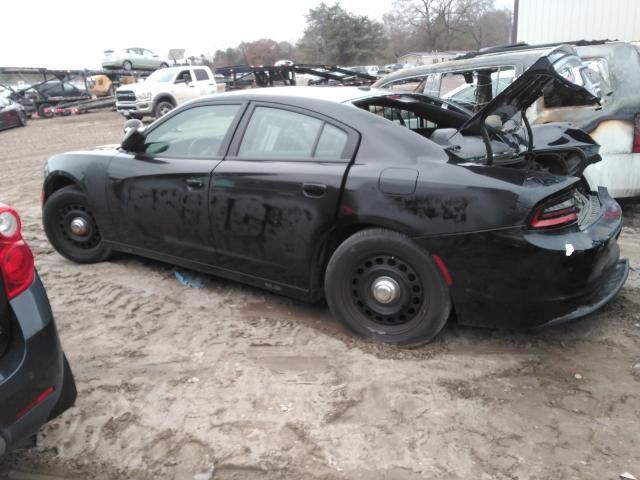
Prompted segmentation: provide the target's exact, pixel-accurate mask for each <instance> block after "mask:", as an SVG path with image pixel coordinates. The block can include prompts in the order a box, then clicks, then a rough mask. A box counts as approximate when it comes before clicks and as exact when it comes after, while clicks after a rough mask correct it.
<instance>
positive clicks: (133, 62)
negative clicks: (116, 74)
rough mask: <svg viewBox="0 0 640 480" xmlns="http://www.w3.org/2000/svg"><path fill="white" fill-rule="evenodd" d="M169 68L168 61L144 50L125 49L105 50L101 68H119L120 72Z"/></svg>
mask: <svg viewBox="0 0 640 480" xmlns="http://www.w3.org/2000/svg"><path fill="white" fill-rule="evenodd" d="M168 66H169V60H167V59H166V58H162V57H160V56H159V55H157V54H155V53H153V52H152V51H151V50H147V49H146V48H125V49H122V50H105V51H104V58H103V59H102V68H121V69H122V70H156V69H158V68H166V67H168Z"/></svg>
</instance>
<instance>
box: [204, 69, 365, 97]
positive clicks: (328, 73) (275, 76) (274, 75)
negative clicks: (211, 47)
mask: <svg viewBox="0 0 640 480" xmlns="http://www.w3.org/2000/svg"><path fill="white" fill-rule="evenodd" d="M215 74H216V81H217V82H219V83H225V84H226V90H227V91H229V90H239V89H243V88H254V87H273V86H278V85H288V86H290V85H349V86H354V85H355V86H360V85H371V84H372V83H373V82H375V81H376V80H377V77H375V76H373V75H369V74H367V73H363V72H356V71H354V70H349V69H347V68H341V67H336V66H333V65H316V64H293V65H278V66H264V65H237V66H232V67H221V68H216V70H215Z"/></svg>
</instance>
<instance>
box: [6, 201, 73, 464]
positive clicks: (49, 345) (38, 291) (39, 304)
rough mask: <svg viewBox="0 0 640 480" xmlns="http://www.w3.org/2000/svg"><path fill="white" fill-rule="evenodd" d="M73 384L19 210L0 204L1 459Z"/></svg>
mask: <svg viewBox="0 0 640 480" xmlns="http://www.w3.org/2000/svg"><path fill="white" fill-rule="evenodd" d="M75 398H76V386H75V382H74V380H73V375H72V373H71V369H70V368H69V364H68V362H67V359H66V357H65V356H64V353H63V352H62V347H61V346H60V340H59V339H58V333H57V332H56V326H55V323H54V320H53V315H52V313H51V307H50V305H49V300H48V298H47V294H46V292H45V290H44V287H43V286H42V283H41V281H40V278H39V277H38V273H37V272H36V270H35V267H34V262H33V255H32V253H31V250H30V249H29V246H28V245H27V244H26V243H25V242H24V240H23V239H22V234H21V227H20V217H19V216H18V214H17V212H16V211H15V210H14V209H12V208H9V207H8V206H6V205H4V204H2V203H0V457H2V456H3V455H4V454H5V452H7V451H9V450H12V449H13V448H15V447H20V446H22V445H23V444H25V443H26V442H28V441H29V439H30V438H31V437H32V436H33V435H34V434H35V433H36V432H37V431H38V429H39V428H40V427H41V426H42V424H44V423H45V422H47V421H49V420H51V419H52V418H54V417H56V416H58V415H59V414H61V413H62V412H63V411H65V410H66V409H68V408H69V407H70V406H71V405H72V404H73V402H74V401H75Z"/></svg>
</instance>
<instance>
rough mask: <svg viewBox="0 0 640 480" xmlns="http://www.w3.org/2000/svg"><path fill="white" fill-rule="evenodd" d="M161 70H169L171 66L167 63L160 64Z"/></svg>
mask: <svg viewBox="0 0 640 480" xmlns="http://www.w3.org/2000/svg"><path fill="white" fill-rule="evenodd" d="M160 68H169V64H168V63H167V62H162V63H161V64H160Z"/></svg>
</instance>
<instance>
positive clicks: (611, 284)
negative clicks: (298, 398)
mask: <svg viewBox="0 0 640 480" xmlns="http://www.w3.org/2000/svg"><path fill="white" fill-rule="evenodd" d="M628 276H629V260H628V259H626V258H623V259H621V260H619V261H618V263H617V264H616V265H615V267H613V268H612V269H611V270H610V271H609V272H608V274H607V275H606V276H605V277H604V278H602V280H601V284H600V288H598V289H597V290H596V291H595V292H593V293H591V294H590V295H588V296H587V297H585V298H584V299H583V302H584V303H582V304H581V305H578V306H576V308H575V309H574V310H573V311H572V312H569V313H566V314H564V315H562V316H560V317H556V318H554V319H553V320H550V321H548V322H547V323H543V324H542V325H540V327H550V326H553V325H559V324H561V323H565V322H570V321H571V320H577V319H579V318H582V317H585V316H587V315H589V314H590V313H593V312H595V311H596V310H598V309H600V308H601V307H603V306H604V305H605V304H607V303H608V302H609V301H610V300H611V299H612V298H613V297H615V296H616V294H617V293H618V292H619V291H620V289H622V286H623V285H624V282H626V281H627V277H628Z"/></svg>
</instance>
